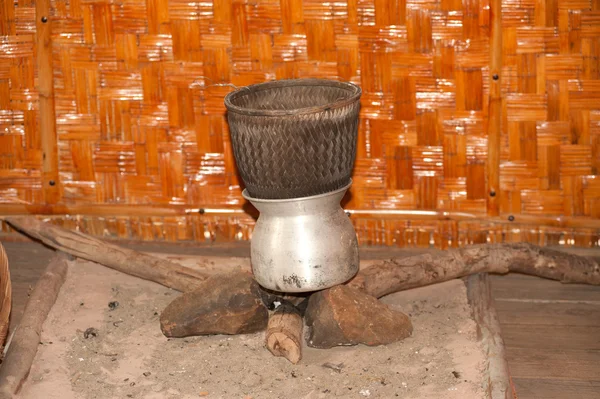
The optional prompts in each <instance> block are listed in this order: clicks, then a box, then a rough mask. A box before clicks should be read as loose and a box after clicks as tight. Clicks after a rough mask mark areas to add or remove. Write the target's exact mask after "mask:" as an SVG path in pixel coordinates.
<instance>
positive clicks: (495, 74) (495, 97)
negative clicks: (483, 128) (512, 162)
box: [487, 0, 502, 216]
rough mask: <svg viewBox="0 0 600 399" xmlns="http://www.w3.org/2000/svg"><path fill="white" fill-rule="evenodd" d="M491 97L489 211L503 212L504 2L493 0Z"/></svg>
mask: <svg viewBox="0 0 600 399" xmlns="http://www.w3.org/2000/svg"><path fill="white" fill-rule="evenodd" d="M490 29H491V34H490V48H491V50H490V60H489V62H490V68H489V71H490V72H489V79H490V100H489V110H488V118H489V119H488V131H487V134H488V137H487V140H488V146H487V149H488V159H487V212H488V215H490V216H497V215H498V213H499V212H500V203H499V201H498V194H499V193H500V134H501V131H502V115H501V114H502V97H501V87H502V1H501V0H490Z"/></svg>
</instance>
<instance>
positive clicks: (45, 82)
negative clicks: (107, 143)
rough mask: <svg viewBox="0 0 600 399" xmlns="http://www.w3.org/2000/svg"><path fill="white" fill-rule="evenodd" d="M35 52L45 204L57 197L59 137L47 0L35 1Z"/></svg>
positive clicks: (56, 199) (52, 202) (51, 202)
mask: <svg viewBox="0 0 600 399" xmlns="http://www.w3.org/2000/svg"><path fill="white" fill-rule="evenodd" d="M35 18H36V34H37V40H36V52H37V57H36V61H37V70H38V93H39V104H40V105H39V106H40V125H39V126H40V136H41V144H42V184H43V190H44V199H45V202H46V204H56V203H57V202H59V201H60V190H59V178H58V138H57V135H56V116H55V103H54V76H53V64H52V39H51V36H52V24H51V20H50V18H51V14H50V0H38V1H36V2H35Z"/></svg>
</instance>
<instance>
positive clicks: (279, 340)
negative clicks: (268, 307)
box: [265, 303, 304, 364]
mask: <svg viewBox="0 0 600 399" xmlns="http://www.w3.org/2000/svg"><path fill="white" fill-rule="evenodd" d="M303 325H304V322H303V320H302V314H301V312H300V311H299V310H298V309H297V308H296V307H295V306H294V305H292V304H291V303H282V304H281V305H279V307H277V309H275V312H274V313H273V314H272V315H271V317H270V318H269V324H268V325H267V333H266V335H265V343H266V346H267V349H269V351H270V352H271V353H272V354H273V355H275V356H283V357H285V358H286V359H287V360H289V361H290V362H291V363H293V364H296V363H298V362H299V361H300V360H301V359H302V340H303V335H302V334H303Z"/></svg>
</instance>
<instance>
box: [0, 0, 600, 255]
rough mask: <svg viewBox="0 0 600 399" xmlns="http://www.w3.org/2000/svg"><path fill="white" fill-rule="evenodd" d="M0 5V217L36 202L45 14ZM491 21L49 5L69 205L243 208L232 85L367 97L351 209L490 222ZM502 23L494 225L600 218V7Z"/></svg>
mask: <svg viewBox="0 0 600 399" xmlns="http://www.w3.org/2000/svg"><path fill="white" fill-rule="evenodd" d="M0 4H1V5H2V7H1V9H2V12H1V14H2V16H0V50H1V51H0V202H11V203H15V202H18V203H22V202H25V203H33V204H41V203H43V193H42V186H41V176H40V171H39V170H40V167H41V162H42V154H41V144H40V137H39V127H38V125H37V124H38V111H37V109H38V103H37V92H36V81H35V79H36V71H35V64H36V62H35V36H34V35H35V8H34V7H33V6H32V5H31V4H29V3H27V2H26V1H19V2H18V3H17V2H13V1H10V0H0ZM489 8H490V4H489V0H467V1H457V0H377V1H372V0H369V1H367V0H357V1H348V2H323V1H316V0H264V1H256V2H250V1H245V0H224V1H218V2H188V1H181V0H143V1H142V0H123V1H119V2H115V1H110V0H106V1H104V0H100V1H97V0H94V1H90V0H81V1H77V2H75V1H66V0H54V1H52V2H51V9H52V12H51V16H50V22H49V23H51V24H52V32H53V34H52V41H53V65H54V66H53V74H54V87H55V100H56V123H57V135H58V143H57V145H58V153H59V172H60V182H59V187H60V193H61V196H62V200H61V203H63V204H65V205H74V204H90V203H92V204H94V203H95V204H131V205H137V206H144V205H148V206H149V205H163V206H171V205H187V206H190V207H198V206H205V207H218V206H223V205H231V206H238V207H239V206H242V204H243V203H244V201H243V199H242V198H241V187H240V181H239V178H238V176H237V174H236V169H235V163H234V160H233V156H232V149H231V144H230V142H229V132H228V127H227V123H226V120H225V117H224V112H225V108H224V105H223V97H224V96H225V94H227V93H228V92H229V91H230V90H231V87H229V86H227V84H233V85H236V86H243V85H248V84H252V83H258V82H262V81H265V80H270V79H283V78H300V77H325V78H331V79H340V80H346V81H352V82H355V83H357V84H360V85H361V87H362V89H363V93H364V94H363V98H362V110H361V121H360V131H359V143H358V149H357V154H358V158H357V161H356V167H355V172H354V185H353V188H352V192H351V194H352V195H351V196H350V198H349V202H348V203H347V204H346V205H347V207H349V208H354V209H404V210H436V209H437V210H455V211H462V212H467V213H473V214H485V213H486V212H487V208H486V199H487V196H488V195H489V193H488V190H487V188H486V185H485V177H486V167H487V165H486V162H487V151H488V147H487V128H488V127H487V124H488V104H489V87H490V81H489V63H490V54H491V52H492V51H494V49H491V48H490V37H489V31H490V13H489ZM502 23H503V29H502V40H503V47H502V49H501V51H502V56H503V68H502V76H501V78H502V96H503V105H502V137H501V148H500V153H501V166H500V183H501V187H500V190H499V193H497V195H498V197H499V201H500V211H501V213H504V214H506V213H514V214H530V215H554V216H557V215H565V216H588V217H594V218H597V217H600V199H599V198H600V183H599V180H598V178H597V175H598V173H599V172H598V171H599V167H600V61H599V60H600V2H599V1H598V0H553V1H544V0H505V1H503V3H502ZM140 223H141V222H140ZM157 223H158V222H157ZM160 223H162V222H160ZM236 223H238V222H236ZM244 223H245V222H244ZM365 223H367V222H366V221H365ZM369 223H371V222H369ZM381 223H382V226H383V227H382V226H380V227H377V226H374V225H373V226H371V224H368V223H367V224H368V225H369V226H371V227H369V228H373V229H376V230H377V229H383V231H386V232H387V233H386V234H387V236H386V237H387V238H385V239H381V240H379V239H376V240H375V239H374V238H373V240H375V241H377V242H387V241H389V240H392V242H396V243H401V242H411V243H412V242H420V241H419V240H425V241H427V242H429V241H428V240H429V238H427V239H426V238H418V239H417V238H415V239H413V238H410V239H409V238H401V237H400V236H399V235H398V234H400V233H394V231H404V230H403V229H405V227H406V226H405V227H402V229H400V227H397V226H396V227H394V226H395V225H393V224H391V223H392V222H389V221H388V222H381ZM398 223H400V222H398ZM402 223H403V222H402ZM402 223H400V224H398V226H404V225H403V224H402ZM436 223H437V222H436ZM238 224H239V223H238ZM367 224H365V226H366V225H367ZM138 225H140V224H138ZM234 225H235V223H234ZM434 225H435V226H434V227H432V228H433V229H434V230H435V231H436V234H439V235H440V237H442V236H444V234H450V235H452V236H453V237H454V238H455V239H457V237H458V236H460V235H461V234H463V233H459V230H460V231H462V228H461V229H458V228H456V227H455V228H454V230H453V229H452V228H448V227H447V226H446V227H444V226H442V225H438V224H435V223H434ZM482 226H483V225H482ZM480 227H481V226H480ZM484 228H487V227H485V226H483V227H481V229H484ZM398 229H400V230H398ZM427 229H429V227H427ZM427 229H426V230H427ZM477 229H479V227H478V228H477ZM477 229H476V230H477ZM127 231H137V232H141V231H142V230H140V228H135V229H133V230H132V229H131V228H129V227H128V230H127ZM144 231H145V232H144V233H143V235H144V237H150V233H148V232H147V231H146V230H144ZM361 231H362V230H361ZM365 231H366V230H365ZM140 234H142V233H140ZM182 234H183V236H186V237H192V236H193V237H194V239H200V237H201V236H202V234H203V233H202V234H200V235H199V236H197V237H196V235H194V234H192V235H190V234H191V233H189V234H188V233H177V234H175V235H169V237H176V236H177V237H178V236H180V235H182ZM236 234H237V233H233V236H235V235H236ZM244 234H245V233H244ZM361 234H363V233H361ZM369 234H370V233H369ZM402 234H404V233H402ZM425 235H427V234H425ZM367 236H368V234H367V233H364V234H363V237H367ZM390 237H395V238H393V239H392V238H390ZM402 237H404V236H402ZM411 237H412V236H411ZM436 237H437V236H436ZM365 240H367V241H373V240H372V239H371V238H368V239H367V238H365ZM414 240H417V241H414ZM435 240H438V239H437V238H436V239H434V241H435ZM465 240H467V238H465ZM375 241H373V242H375ZM425 241H423V242H425ZM467 241H468V240H467ZM465 242H466V241H465Z"/></svg>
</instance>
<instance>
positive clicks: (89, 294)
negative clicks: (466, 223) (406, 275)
mask: <svg viewBox="0 0 600 399" xmlns="http://www.w3.org/2000/svg"><path fill="white" fill-rule="evenodd" d="M178 295H179V293H178V292H176V291H173V290H170V289H167V288H165V287H162V286H160V285H158V284H154V283H151V282H148V281H144V280H140V279H137V278H134V277H130V276H127V275H124V274H121V273H118V272H115V271H112V270H110V269H107V268H105V267H103V266H99V265H96V264H93V263H90V262H85V261H80V260H78V261H74V262H72V263H71V264H70V267H69V274H68V277H67V281H66V282H65V284H64V286H63V288H62V290H61V293H60V295H59V297H58V300H57V302H56V304H55V306H54V308H53V309H52V311H51V312H50V314H49V316H48V319H47V320H46V323H45V324H44V329H43V333H42V337H41V342H40V346H39V350H38V353H37V356H36V359H35V361H34V364H33V367H32V369H31V373H30V376H29V378H28V380H27V381H26V383H25V384H24V386H23V389H22V391H21V395H20V397H22V398H31V399H38V398H47V399H52V398H61V399H67V398H103V399H104V398H200V397H207V398H232V399H234V398H240V399H243V398H246V399H249V398H252V399H259V398H331V397H343V398H394V397H401V398H415V399H416V398H420V399H421V398H432V399H433V398H436V399H454V398H455V399H470V398H485V395H484V393H483V391H482V389H481V386H482V381H483V378H484V372H483V369H484V360H485V359H484V354H483V351H482V348H481V346H480V344H479V343H478V342H477V339H476V325H475V322H474V321H473V320H472V319H471V314H470V309H469V305H468V303H467V299H466V289H465V287H464V284H463V283H462V282H461V281H458V280H455V281H450V282H447V283H443V284H437V285H434V286H430V287H424V288H419V289H414V290H410V291H405V292H401V293H397V294H393V295H389V296H388V297H386V298H384V299H383V301H384V302H385V303H387V304H389V305H390V306H392V307H393V308H395V309H398V310H401V311H403V312H405V313H407V314H409V315H410V316H411V319H412V322H413V325H414V333H413V336H412V337H410V338H408V339H406V340H404V341H402V342H398V343H395V344H392V345H387V346H380V347H367V346H354V347H339V348H334V349H328V350H318V349H312V348H305V351H304V358H303V360H302V361H301V363H300V364H298V365H292V364H290V363H289V362H287V361H286V360H285V359H283V358H276V357H273V356H272V355H271V354H270V353H269V352H268V351H267V350H266V349H265V348H264V342H263V339H264V335H263V334H262V333H258V334H252V335H241V336H223V335H219V336H210V337H193V338H184V339H167V338H166V337H164V336H163V335H162V333H161V331H160V327H159V314H160V312H161V310H162V309H163V308H164V307H165V306H166V305H167V304H168V303H169V302H170V301H172V300H173V299H174V298H175V297H176V296H178ZM111 301H117V302H118V303H119V304H118V306H117V307H116V308H114V309H112V310H111V309H110V308H109V306H108V304H109V302H111ZM88 328H94V329H96V330H97V335H96V336H94V335H89V334H88V338H85V337H84V332H85V331H86V330H87V329H88Z"/></svg>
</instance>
